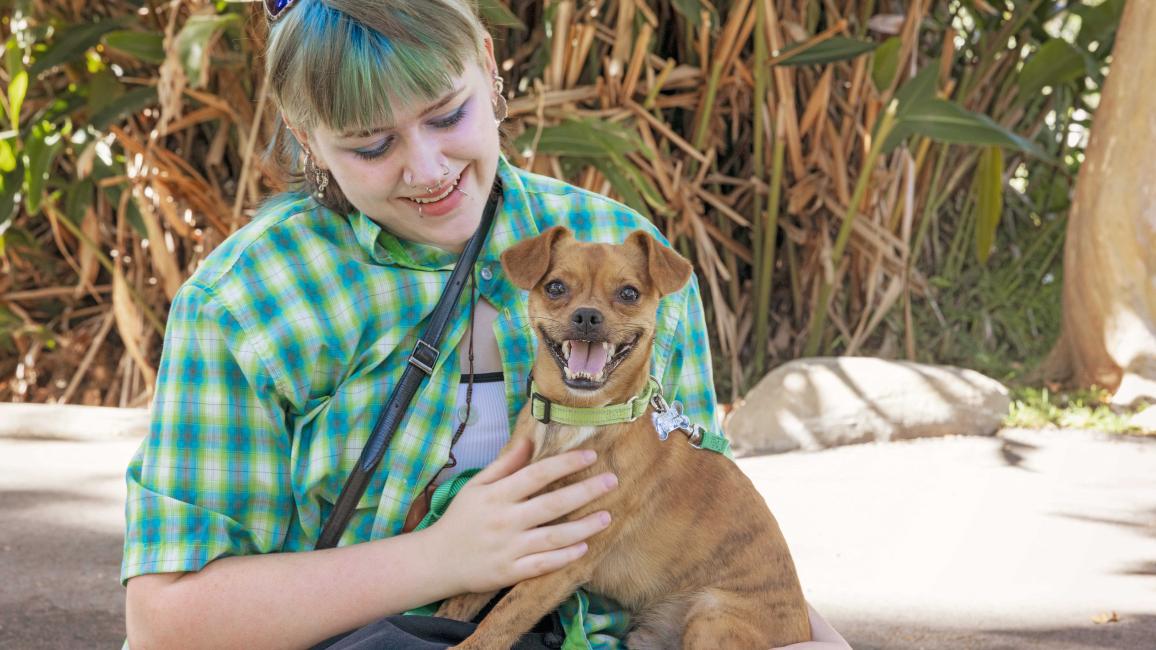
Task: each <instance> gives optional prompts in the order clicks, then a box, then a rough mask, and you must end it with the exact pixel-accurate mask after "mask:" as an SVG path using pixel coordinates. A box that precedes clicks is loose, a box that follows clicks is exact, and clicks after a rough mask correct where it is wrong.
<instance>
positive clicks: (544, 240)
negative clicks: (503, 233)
mask: <svg viewBox="0 0 1156 650" xmlns="http://www.w3.org/2000/svg"><path fill="white" fill-rule="evenodd" d="M573 237H574V234H573V233H571V232H570V229H569V228H567V227H566V226H554V227H553V228H549V229H547V230H546V231H545V232H543V233H542V234H540V235H538V236H537V237H531V238H530V239H524V240H522V241H520V242H518V243H517V244H514V245H513V246H511V247H509V248H507V249H506V250H505V251H503V252H502V269H504V270H505V271H506V277H508V278H510V282H513V283H514V286H515V287H518V288H519V289H525V290H526V291H529V290H530V289H533V288H534V286H535V285H537V284H538V282H539V281H540V280H541V279H542V276H544V275H546V271H548V270H549V269H550V256H551V254H552V253H553V251H554V244H556V243H558V242H559V241H562V240H564V239H572V238H573Z"/></svg>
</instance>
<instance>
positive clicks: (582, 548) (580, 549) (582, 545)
mask: <svg viewBox="0 0 1156 650" xmlns="http://www.w3.org/2000/svg"><path fill="white" fill-rule="evenodd" d="M587 548H588V547H587V546H586V542H582V543H580V544H578V555H582V554H584V553H586V549H587Z"/></svg>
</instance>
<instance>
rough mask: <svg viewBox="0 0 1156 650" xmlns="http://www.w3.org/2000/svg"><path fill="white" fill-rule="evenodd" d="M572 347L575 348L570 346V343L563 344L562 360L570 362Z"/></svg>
mask: <svg viewBox="0 0 1156 650" xmlns="http://www.w3.org/2000/svg"><path fill="white" fill-rule="evenodd" d="M571 347H573V346H571V345H570V341H563V342H562V358H563V359H565V360H567V361H569V360H570V348H571Z"/></svg>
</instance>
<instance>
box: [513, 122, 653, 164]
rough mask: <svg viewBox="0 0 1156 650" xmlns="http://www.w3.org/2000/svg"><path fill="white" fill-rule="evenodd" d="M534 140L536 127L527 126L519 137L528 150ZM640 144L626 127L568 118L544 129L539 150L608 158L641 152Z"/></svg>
mask: <svg viewBox="0 0 1156 650" xmlns="http://www.w3.org/2000/svg"><path fill="white" fill-rule="evenodd" d="M533 140H534V130H533V129H527V130H526V132H525V133H523V134H522V136H521V137H519V138H518V140H517V146H518V148H519V149H524V148H526V147H528V146H530V144H532V143H533ZM638 149H639V144H638V143H637V142H635V141H634V140H632V139H631V137H630V136H629V135H628V134H627V133H626V132H625V131H624V130H622V128H621V127H620V126H618V125H615V124H610V123H607V122H603V121H601V120H574V119H570V120H566V121H564V122H562V123H561V124H559V125H557V126H548V127H545V128H543V129H542V134H541V137H540V138H539V139H538V147H537V152H538V153H539V154H543V155H548V156H573V157H580V158H596V157H607V156H610V155H611V154H615V153H616V154H627V153H630V152H632V151H637V150H638Z"/></svg>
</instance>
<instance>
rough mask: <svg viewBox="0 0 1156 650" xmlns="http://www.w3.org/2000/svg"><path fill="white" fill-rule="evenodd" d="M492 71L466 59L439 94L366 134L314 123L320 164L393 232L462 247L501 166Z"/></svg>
mask: <svg viewBox="0 0 1156 650" xmlns="http://www.w3.org/2000/svg"><path fill="white" fill-rule="evenodd" d="M492 93H493V79H492V73H490V72H489V71H488V70H486V69H485V67H484V66H482V65H481V64H472V63H471V64H468V65H467V66H466V69H465V70H464V71H463V73H462V74H461V75H460V76H458V77H457V78H456V79H454V82H453V88H452V89H451V90H450V91H449V92H448V93H446V94H445V95H444V96H442V97H440V98H438V99H436V100H434V101H432V102H429V103H423V104H420V105H417V106H399V107H397V109H396V110H395V111H394V115H393V117H394V120H395V121H394V123H393V124H383V125H381V126H380V128H378V129H374V130H373V131H372V132H370V133H342V132H340V131H336V130H332V129H329V128H327V127H325V126H323V125H322V126H318V127H317V128H316V129H314V130H313V131H312V132H311V133H310V134H309V142H310V149H311V150H312V152H313V155H314V157H315V159H316V162H317V164H318V165H319V166H320V167H322V168H325V169H328V170H329V173H330V174H331V175H332V177H333V179H334V180H335V181H336V182H337V183H338V185H340V186H341V190H342V192H344V193H345V196H346V198H348V199H349V202H350V203H351V204H352V205H353V207H355V208H357V209H358V210H360V211H362V212H364V213H365V214H366V216H368V217H369V218H371V219H373V220H374V221H376V222H377V223H379V224H381V226H382V227H384V228H386V229H387V230H389V231H390V232H392V233H393V234H394V235H397V236H398V237H400V238H402V239H406V240H409V241H414V242H419V243H423V244H432V245H434V246H437V247H439V248H442V249H445V250H452V251H460V250H461V249H462V248H463V247H464V246H465V243H466V241H467V240H468V239H469V238H470V236H471V235H472V234H473V233H474V231H475V230H477V227H478V224H479V222H480V221H481V216H482V210H483V208H484V207H485V203H486V198H487V197H488V196H489V192H490V186H491V185H492V184H493V180H494V174H495V173H496V171H497V166H498V152H499V148H500V145H499V139H498V129H497V126H495V124H494V110H493V104H492V100H491V95H492Z"/></svg>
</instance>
